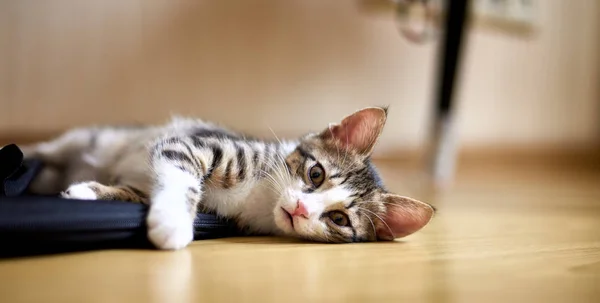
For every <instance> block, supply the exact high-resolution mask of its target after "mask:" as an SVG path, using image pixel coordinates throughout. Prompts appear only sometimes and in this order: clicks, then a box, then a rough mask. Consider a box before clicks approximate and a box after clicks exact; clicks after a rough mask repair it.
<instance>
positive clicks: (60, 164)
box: [19, 128, 96, 195]
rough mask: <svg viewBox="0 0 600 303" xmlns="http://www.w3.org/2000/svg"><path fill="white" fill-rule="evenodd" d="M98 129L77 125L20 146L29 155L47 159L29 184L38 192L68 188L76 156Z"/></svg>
mask: <svg viewBox="0 0 600 303" xmlns="http://www.w3.org/2000/svg"><path fill="white" fill-rule="evenodd" d="M95 136H96V131H95V130H94V129H91V128H88V129H86V128H81V129H74V130H71V131H68V132H66V133H64V134H63V135H61V136H59V137H57V138H55V139H52V140H48V141H44V142H40V143H36V144H31V145H24V146H19V147H20V148H21V150H22V151H23V154H24V156H25V158H26V159H37V160H40V161H42V162H43V163H44V166H43V168H42V170H41V171H40V172H39V173H38V175H37V176H36V177H35V179H34V180H33V181H32V183H31V184H30V186H29V190H30V191H31V192H33V193H35V194H43V195H52V194H58V193H59V192H60V191H61V190H64V189H65V188H66V186H67V185H68V183H65V182H66V181H67V180H66V176H67V175H68V174H69V171H68V170H69V167H72V166H73V163H72V162H73V161H74V159H75V160H76V161H80V158H81V156H80V154H81V153H82V151H83V150H85V149H86V148H89V147H90V145H92V144H93V141H94V137H95Z"/></svg>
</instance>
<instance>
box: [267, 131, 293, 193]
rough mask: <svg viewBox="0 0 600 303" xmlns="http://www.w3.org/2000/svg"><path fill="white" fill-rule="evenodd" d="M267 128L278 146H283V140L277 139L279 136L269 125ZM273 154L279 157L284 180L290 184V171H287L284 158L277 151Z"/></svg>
mask: <svg viewBox="0 0 600 303" xmlns="http://www.w3.org/2000/svg"><path fill="white" fill-rule="evenodd" d="M269 130H270V131H271V133H272V134H273V136H274V137H275V139H276V140H277V142H278V143H279V146H281V147H283V142H281V140H280V139H279V137H278V136H277V134H275V131H274V130H273V129H272V128H271V127H269ZM275 155H276V156H277V158H279V160H281V166H282V167H281V170H282V171H283V177H285V178H286V181H287V182H288V183H290V184H291V181H292V180H291V175H290V172H289V171H288V169H287V167H286V165H285V159H284V158H283V156H281V154H279V153H278V152H277V151H276V152H275ZM278 164H279V163H278Z"/></svg>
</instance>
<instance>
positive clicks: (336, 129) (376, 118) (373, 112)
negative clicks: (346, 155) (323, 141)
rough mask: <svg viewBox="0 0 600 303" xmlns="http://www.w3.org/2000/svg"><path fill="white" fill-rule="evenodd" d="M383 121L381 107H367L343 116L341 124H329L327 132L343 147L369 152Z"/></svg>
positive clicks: (383, 112)
mask: <svg viewBox="0 0 600 303" xmlns="http://www.w3.org/2000/svg"><path fill="white" fill-rule="evenodd" d="M384 123H385V111H384V110H383V109H381V108H367V109H363V110H361V111H358V112H356V113H354V114H352V115H350V116H348V117H346V118H344V120H342V123H341V124H339V125H334V126H331V127H330V128H329V132H330V135H331V136H333V138H334V139H335V140H336V141H337V142H338V143H340V144H341V145H342V146H343V147H344V148H350V149H353V150H355V151H357V152H359V153H369V152H370V151H371V150H372V149H373V146H374V145H375V142H377V138H378V137H379V134H380V133H381V130H382V128H383V125H384Z"/></svg>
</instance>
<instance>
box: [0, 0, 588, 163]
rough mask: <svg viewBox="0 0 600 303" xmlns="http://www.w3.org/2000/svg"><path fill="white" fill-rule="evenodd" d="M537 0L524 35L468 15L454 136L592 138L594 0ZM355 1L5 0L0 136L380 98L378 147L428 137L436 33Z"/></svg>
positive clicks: (469, 139) (249, 124)
mask: <svg viewBox="0 0 600 303" xmlns="http://www.w3.org/2000/svg"><path fill="white" fill-rule="evenodd" d="M538 2H539V6H540V7H539V25H540V27H539V31H538V32H537V33H536V34H535V35H534V36H533V37H531V38H520V37H514V36H510V35H507V34H505V33H502V32H495V31H486V30H483V29H479V28H477V27H473V28H472V30H471V31H470V35H469V38H468V45H467V47H466V54H465V55H466V57H465V60H464V64H465V66H464V69H463V77H462V81H461V83H460V88H459V93H458V96H457V97H458V100H457V102H458V104H457V110H458V116H457V118H458V122H459V133H460V140H461V142H462V143H463V144H464V145H465V146H474V147H479V146H498V145H503V146H547V145H553V146H569V145H573V144H575V145H586V144H595V143H597V142H598V139H599V138H600V88H599V87H600V60H599V59H600V34H599V33H600V31H599V30H598V29H600V2H598V1H596V0H573V1H563V0H544V1H538ZM360 7H361V6H360V5H359V4H358V1H351V0H336V1H322V0H294V1H291V0H288V1H277V0H256V1H245V0H229V1H186V0H170V1H159V0H150V1H148V0H87V1H77V0H52V1H37V0H14V1H13V0H0V137H2V136H4V137H9V138H14V137H18V136H30V135H36V134H48V133H53V132H56V131H62V130H64V129H67V128H69V127H73V126H78V125H85V124H90V123H94V124H96V123H98V124H103V123H132V122H134V123H137V122H144V123H146V122H152V123H154V122H161V121H164V120H165V119H167V118H168V117H169V116H170V115H171V114H176V113H180V114H187V115H193V116H199V117H203V118H208V119H211V120H215V121H218V122H221V123H223V124H227V125H230V126H232V127H234V128H236V129H241V130H245V131H248V132H250V133H254V134H257V135H266V136H269V135H271V132H270V131H269V127H271V128H272V129H273V130H275V132H276V133H277V134H278V135H281V136H293V135H297V134H300V133H303V132H304V131H306V130H309V129H312V130H319V129H321V128H322V127H324V126H325V125H327V123H328V122H334V121H337V120H338V119H339V118H341V117H342V116H343V115H345V114H348V113H350V112H352V111H354V110H356V109H358V108H360V107H363V106H369V105H386V104H387V105H391V112H390V118H389V120H388V121H389V122H388V125H387V128H386V130H385V133H384V137H383V140H382V141H381V143H380V146H379V148H378V153H379V154H387V155H393V154H395V153H397V152H399V151H402V150H414V149H417V148H419V147H421V146H423V144H424V143H425V142H426V140H427V130H428V127H429V119H430V110H431V105H432V96H433V93H434V88H435V87H434V85H435V83H434V81H435V72H436V61H435V60H436V55H437V45H436V44H426V45H414V44H410V43H409V42H407V41H406V40H405V39H403V38H402V37H401V36H400V35H399V34H398V31H397V30H396V26H395V24H394V22H393V18H392V15H391V14H386V13H381V14H377V13H368V12H366V11H364V10H361V8H360Z"/></svg>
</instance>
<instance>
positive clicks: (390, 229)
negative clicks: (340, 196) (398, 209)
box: [357, 206, 394, 235]
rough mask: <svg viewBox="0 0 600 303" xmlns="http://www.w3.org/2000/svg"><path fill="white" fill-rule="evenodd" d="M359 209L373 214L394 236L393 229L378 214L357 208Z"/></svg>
mask: <svg viewBox="0 0 600 303" xmlns="http://www.w3.org/2000/svg"><path fill="white" fill-rule="evenodd" d="M357 208H358V209H360V210H363V211H367V212H369V213H371V214H373V215H374V216H375V217H377V218H378V219H379V220H380V221H381V223H383V224H385V227H387V229H388V230H389V231H390V233H391V234H392V235H393V234H394V231H393V230H392V228H391V227H390V226H389V225H388V224H387V223H386V222H385V220H384V219H383V218H381V216H379V215H378V214H376V213H374V212H372V211H370V210H368V209H366V208H362V207H360V206H357Z"/></svg>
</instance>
